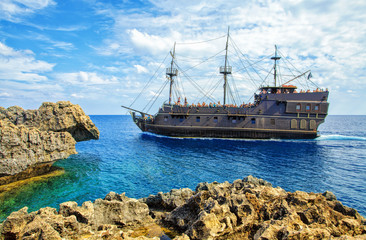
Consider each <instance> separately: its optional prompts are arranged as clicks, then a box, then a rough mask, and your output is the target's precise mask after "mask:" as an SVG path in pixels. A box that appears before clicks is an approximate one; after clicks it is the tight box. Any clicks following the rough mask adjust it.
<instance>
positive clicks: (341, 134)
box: [0, 116, 366, 221]
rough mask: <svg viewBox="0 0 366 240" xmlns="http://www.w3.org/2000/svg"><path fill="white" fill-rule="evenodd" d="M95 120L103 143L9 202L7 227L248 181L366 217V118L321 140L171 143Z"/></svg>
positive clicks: (324, 130) (329, 124)
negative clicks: (316, 197)
mask: <svg viewBox="0 0 366 240" xmlns="http://www.w3.org/2000/svg"><path fill="white" fill-rule="evenodd" d="M91 119H92V121H93V122H94V123H95V124H96V126H97V127H98V128H99V130H100V139H99V140H97V141H94V140H93V141H86V142H80V143H77V145H76V149H77V151H78V154H77V155H73V156H70V157H69V158H67V159H64V160H60V161H58V162H57V163H56V164H55V165H57V166H59V167H62V168H64V169H65V174H63V175H61V176H57V177H52V178H48V179H46V180H43V181H37V182H33V183H31V184H28V185H25V186H23V187H21V188H19V189H17V190H15V191H11V192H8V193H7V194H5V197H2V198H1V199H0V221H3V220H4V219H5V218H6V217H7V216H8V215H9V214H10V213H11V212H13V211H17V210H19V209H20V208H22V207H24V206H28V207H29V211H35V210H37V209H39V208H42V207H46V206H50V207H55V208H58V205H59V204H60V203H62V202H66V201H76V202H78V203H79V204H81V203H83V202H84V201H88V200H91V201H93V200H95V199H97V198H104V196H105V195H106V194H107V193H109V192H111V191H114V192H117V193H122V192H125V193H126V195H127V196H128V197H133V198H141V197H147V196H148V195H149V194H156V193H158V192H168V191H170V189H173V188H185V187H188V188H191V189H193V190H194V189H195V187H196V185H197V184H198V183H200V182H213V181H218V182H224V181H229V182H232V181H234V180H235V179H239V178H240V179H242V178H244V177H246V176H248V175H253V176H255V177H258V178H263V179H265V180H267V181H269V182H271V183H272V184H273V185H274V186H280V187H282V188H283V189H285V190H287V191H296V190H301V191H306V192H325V191H327V190H329V191H332V192H333V193H335V195H336V197H337V198H338V200H340V201H342V202H343V204H345V205H346V206H349V207H352V208H355V209H357V210H358V212H359V213H360V214H361V215H363V216H366V124H365V122H366V116H328V117H327V118H326V121H325V123H324V124H322V125H321V126H320V129H319V131H320V137H319V138H317V139H314V140H222V139H179V138H168V137H162V136H156V135H152V134H146V133H142V132H141V131H140V130H139V129H138V128H137V127H136V126H135V125H134V123H133V122H132V119H131V117H130V116H91Z"/></svg>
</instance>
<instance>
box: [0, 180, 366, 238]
mask: <svg viewBox="0 0 366 240" xmlns="http://www.w3.org/2000/svg"><path fill="white" fill-rule="evenodd" d="M0 229H1V236H2V237H3V238H4V239H169V237H170V238H171V239H173V238H174V239H176V240H183V239H184V240H188V239H262V240H264V239H366V220H365V219H364V218H363V217H362V216H360V215H359V214H358V213H357V211H356V210H354V209H352V208H348V207H346V206H344V205H342V203H341V202H339V201H337V200H336V197H335V196H334V194H333V193H331V192H325V193H323V194H320V193H317V194H316V193H306V192H300V191H296V192H293V193H291V192H286V191H285V190H283V189H282V188H280V187H277V188H273V187H272V186H271V184H270V183H268V182H266V181H264V180H262V179H257V178H254V177H252V176H249V177H247V178H245V179H243V180H236V181H234V182H233V183H228V182H224V183H217V182H214V183H200V184H199V185H198V186H197V188H196V191H195V192H193V191H191V190H189V189H179V190H176V189H175V190H172V191H170V192H169V193H158V194H157V195H151V196H149V197H148V198H144V199H140V200H136V199H131V198H128V197H126V196H125V195H124V194H116V193H113V192H111V193H109V194H108V195H107V196H106V197H105V198H104V199H97V200H96V201H95V202H94V203H92V202H84V203H83V204H82V206H78V205H77V203H75V202H66V203H62V204H61V205H60V210H59V211H58V212H57V211H56V209H54V208H49V207H47V208H42V209H40V210H38V211H36V212H31V213H28V212H27V208H26V207H25V208H23V209H21V210H19V211H18V212H13V213H12V214H11V215H10V216H9V217H8V218H7V219H6V220H5V221H4V223H3V224H2V227H1V228H0ZM164 232H165V233H166V234H167V235H168V236H169V237H168V236H167V235H165V233H164Z"/></svg>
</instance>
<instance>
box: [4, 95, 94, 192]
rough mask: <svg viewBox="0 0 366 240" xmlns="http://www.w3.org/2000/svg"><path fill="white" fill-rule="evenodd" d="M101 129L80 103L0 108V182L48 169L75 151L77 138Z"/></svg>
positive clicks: (92, 137) (14, 179)
mask: <svg viewBox="0 0 366 240" xmlns="http://www.w3.org/2000/svg"><path fill="white" fill-rule="evenodd" d="M98 138H99V131H98V129H97V128H96V127H95V125H94V124H93V122H92V121H91V120H90V118H89V117H88V116H86V115H85V113H84V112H83V110H82V109H81V108H80V106H79V105H73V104H71V103H70V102H57V103H43V104H42V106H41V107H40V108H39V109H38V110H24V109H22V108H20V107H17V106H14V107H9V108H8V109H5V108H2V107H0V185H3V184H7V183H10V182H14V181H17V180H21V179H25V178H29V177H33V176H37V175H41V174H44V173H46V172H48V171H49V170H50V168H51V166H52V164H53V163H54V161H56V160H59V159H63V158H67V157H68V156H70V155H71V154H75V153H76V150H75V143H76V141H84V140H88V139H98Z"/></svg>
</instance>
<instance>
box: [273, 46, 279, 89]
mask: <svg viewBox="0 0 366 240" xmlns="http://www.w3.org/2000/svg"><path fill="white" fill-rule="evenodd" d="M275 49H276V50H275V56H274V57H271V59H272V60H274V66H273V69H274V86H275V87H276V85H277V60H279V59H281V57H279V56H277V45H275Z"/></svg>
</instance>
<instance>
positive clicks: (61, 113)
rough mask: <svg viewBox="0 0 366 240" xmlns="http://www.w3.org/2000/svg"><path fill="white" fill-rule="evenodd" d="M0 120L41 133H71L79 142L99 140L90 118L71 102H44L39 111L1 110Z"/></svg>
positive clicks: (97, 132) (13, 108)
mask: <svg viewBox="0 0 366 240" xmlns="http://www.w3.org/2000/svg"><path fill="white" fill-rule="evenodd" d="M0 119H5V120H8V121H10V122H12V123H13V124H15V125H23V126H26V127H35V128H37V129H39V130H40V131H51V132H69V133H70V134H71V135H72V136H73V138H74V139H75V140H76V141H77V142H79V141H85V140H90V139H98V138H99V130H98V128H96V126H95V125H94V123H93V122H92V121H91V120H90V118H89V116H87V115H85V113H84V111H83V110H82V109H81V107H80V106H79V105H76V104H72V103H71V102H69V101H60V102H57V103H51V102H44V103H42V105H41V106H40V107H39V109H38V110H24V109H23V108H21V107H18V106H13V107H9V108H8V109H5V108H0Z"/></svg>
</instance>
